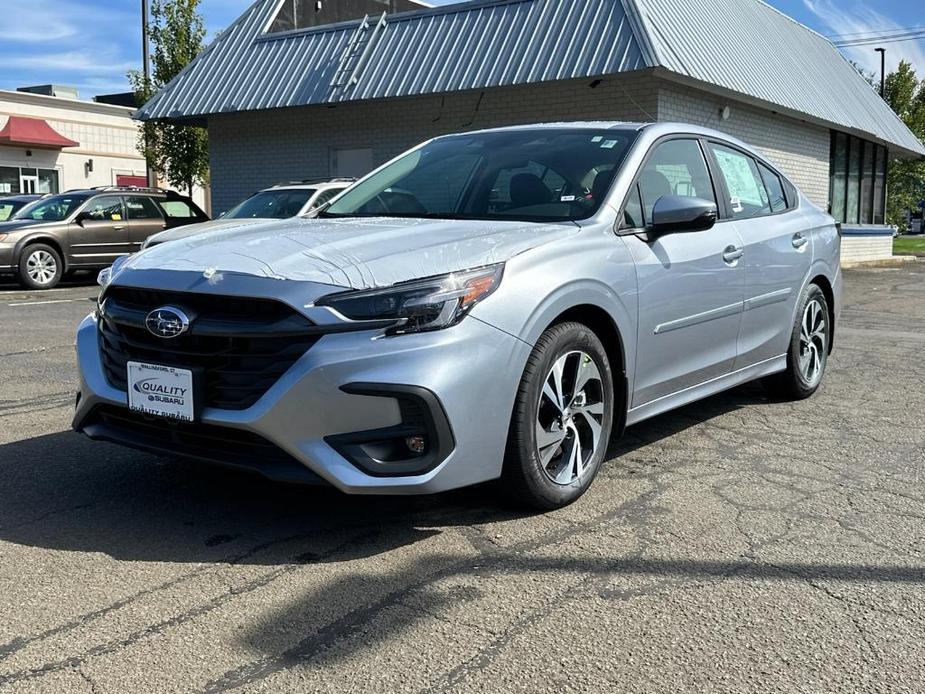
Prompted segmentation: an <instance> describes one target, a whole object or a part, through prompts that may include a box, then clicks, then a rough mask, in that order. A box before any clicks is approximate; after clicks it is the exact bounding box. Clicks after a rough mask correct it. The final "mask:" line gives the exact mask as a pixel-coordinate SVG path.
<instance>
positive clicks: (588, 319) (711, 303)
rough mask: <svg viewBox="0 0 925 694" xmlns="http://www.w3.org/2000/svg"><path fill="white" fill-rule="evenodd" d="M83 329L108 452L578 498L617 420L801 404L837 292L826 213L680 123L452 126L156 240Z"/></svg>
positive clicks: (81, 341) (557, 499)
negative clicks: (265, 205)
mask: <svg viewBox="0 0 925 694" xmlns="http://www.w3.org/2000/svg"><path fill="white" fill-rule="evenodd" d="M104 283H105V284H107V286H106V287H105V289H104V290H103V292H102V294H101V298H100V302H99V308H98V311H97V312H96V313H95V314H94V315H92V316H89V317H88V318H87V319H86V320H85V321H84V322H83V323H82V324H81V326H80V329H79V332H78V336H77V347H78V352H79V359H80V370H81V377H82V380H81V386H80V397H79V399H78V404H77V412H76V416H75V419H74V426H75V428H76V429H77V430H79V431H82V432H84V433H85V434H87V435H88V436H90V437H92V438H96V439H105V440H110V441H116V442H119V443H122V444H126V445H129V446H136V447H139V448H143V449H148V450H154V451H163V452H168V453H180V454H184V455H187V456H191V457H194V458H199V459H204V460H207V461H212V462H216V463H221V464H225V465H231V466H239V467H246V468H250V469H254V470H257V471H259V472H261V473H262V474H264V475H267V476H269V477H271V478H275V479H282V480H299V481H323V482H326V483H330V484H332V485H334V486H336V487H337V488H339V489H341V490H343V491H345V492H351V493H365V494H368V493H384V494H401V493H429V492H438V491H442V490H447V489H452V488H455V487H461V486H464V485H471V484H475V483H478V482H483V481H486V480H493V479H497V478H502V479H503V481H504V483H505V485H506V486H507V488H508V489H509V490H510V491H511V493H512V494H514V495H515V496H516V497H517V498H519V499H521V500H522V501H524V502H527V503H529V504H532V505H534V506H537V507H540V508H555V507H559V506H562V505H564V504H567V503H570V502H571V501H573V500H575V499H576V498H578V497H579V496H581V494H582V493H584V491H585V490H586V489H587V488H588V486H589V485H590V484H591V482H592V480H593V479H594V477H595V475H596V474H597V472H598V470H599V468H600V466H601V463H602V462H603V460H604V457H605V453H606V450H607V444H608V441H609V440H610V439H611V437H612V436H614V435H616V436H619V435H620V434H621V433H622V431H623V429H624V427H625V426H628V425H632V424H636V423H637V422H640V421H642V420H644V419H647V418H649V417H653V416H655V415H658V414H660V413H662V412H665V411H666V410H670V409H672V408H675V407H678V406H680V405H684V404H686V403H689V402H692V401H694V400H697V399H699V398H703V397H705V396H708V395H711V394H713V393H717V392H719V391H721V390H724V389H727V388H730V387H732V386H736V385H738V384H741V383H744V382H746V381H750V380H753V379H758V378H764V379H765V381H766V383H767V384H768V386H769V387H770V388H771V389H773V390H774V391H775V392H777V393H780V394H782V395H786V396H789V397H793V398H804V397H807V396H809V395H811V394H812V393H813V392H814V391H815V390H816V389H817V388H818V387H819V384H820V382H821V380H822V377H823V373H824V371H825V367H826V360H827V357H828V355H829V352H830V350H831V348H832V344H833V333H834V329H835V324H836V318H837V315H838V311H839V306H840V287H841V281H840V274H839V235H838V231H837V229H836V226H835V224H834V223H833V220H832V219H831V218H830V217H829V216H828V215H827V214H825V213H824V212H823V211H821V210H820V209H818V208H817V207H816V206H815V205H813V204H812V203H810V202H809V201H808V200H807V199H806V198H805V197H804V196H802V195H800V193H799V192H798V191H797V189H796V188H795V187H794V186H793V184H791V183H790V182H789V181H788V180H787V179H786V178H785V177H784V176H783V175H782V174H781V173H780V172H779V171H778V170H776V169H775V168H774V167H773V166H772V165H771V164H769V163H768V162H767V161H766V160H765V159H764V158H762V157H761V156H760V155H759V154H757V153H756V152H754V151H753V150H751V149H750V148H749V147H747V146H746V145H744V144H742V143H741V142H737V141H735V140H733V139H731V138H729V137H727V136H725V135H723V134H721V133H718V132H714V131H712V130H706V129H703V128H699V127H694V126H690V125H677V124H644V125H634V124H626V123H590V124H580V123H576V124H560V125H547V126H529V127H519V128H508V129H501V130H492V131H484V132H478V133H470V134H464V135H454V136H449V137H441V138H438V139H435V140H432V141H430V142H427V143H425V144H423V145H421V146H419V147H417V148H415V149H414V150H412V151H410V152H408V153H407V154H405V155H403V156H401V157H399V158H397V159H395V160H394V161H392V162H391V163H389V164H387V165H385V166H384V167H382V168H380V169H379V170H377V171H375V172H373V173H372V174H370V175H369V176H367V177H366V178H365V179H363V180H361V181H360V182H359V183H357V184H356V185H354V186H353V187H351V188H350V189H349V190H347V191H346V192H345V193H343V194H342V195H341V196H340V197H339V198H338V199H337V200H335V201H334V202H333V203H332V204H331V205H330V206H329V207H328V208H327V209H326V210H325V211H323V212H322V213H321V215H320V217H319V218H317V219H294V220H288V221H283V222H279V223H276V224H273V223H269V224H265V225H261V226H260V227H250V228H243V229H240V230H239V231H236V232H232V233H228V232H213V233H208V234H205V235H201V236H197V237H194V238H192V239H188V240H180V241H176V242H173V243H170V244H165V245H163V246H159V247H155V248H151V249H149V250H147V251H143V252H141V253H139V254H136V255H135V256H133V257H131V258H129V259H126V260H123V261H120V262H119V263H118V264H117V265H116V266H114V268H113V269H112V271H111V272H110V273H108V275H106V276H105V277H104Z"/></svg>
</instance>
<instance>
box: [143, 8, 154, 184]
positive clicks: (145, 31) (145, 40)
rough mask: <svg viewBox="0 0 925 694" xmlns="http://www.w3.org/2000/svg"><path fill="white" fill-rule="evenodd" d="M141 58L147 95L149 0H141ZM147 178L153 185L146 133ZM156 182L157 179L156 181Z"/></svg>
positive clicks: (149, 60)
mask: <svg viewBox="0 0 925 694" xmlns="http://www.w3.org/2000/svg"><path fill="white" fill-rule="evenodd" d="M141 60H142V73H143V74H144V89H145V95H146V96H147V94H148V90H149V89H150V85H151V55H150V46H149V44H148V0H141ZM145 178H146V179H147V182H148V185H149V186H150V185H151V165H150V164H149V163H148V136H147V134H145ZM155 183H156V181H155Z"/></svg>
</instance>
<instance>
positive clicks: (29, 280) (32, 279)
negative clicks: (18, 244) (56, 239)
mask: <svg viewBox="0 0 925 694" xmlns="http://www.w3.org/2000/svg"><path fill="white" fill-rule="evenodd" d="M63 275H64V263H62V262H61V255H60V254H59V253H58V251H56V250H55V249H54V248H52V247H51V246H46V245H45V244H42V243H36V244H33V245H31V246H26V248H25V249H24V250H23V252H22V256H20V258H19V275H18V278H17V279H19V283H20V284H21V285H22V286H23V287H25V288H26V289H51V288H52V287H54V286H56V285H57V284H58V282H60V281H61V277H62V276H63Z"/></svg>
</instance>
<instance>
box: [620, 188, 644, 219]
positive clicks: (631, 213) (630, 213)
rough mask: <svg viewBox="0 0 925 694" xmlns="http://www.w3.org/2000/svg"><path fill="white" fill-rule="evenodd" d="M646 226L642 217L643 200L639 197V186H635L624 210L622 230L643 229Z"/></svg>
mask: <svg viewBox="0 0 925 694" xmlns="http://www.w3.org/2000/svg"><path fill="white" fill-rule="evenodd" d="M645 225H646V221H645V219H643V217H642V200H641V199H640V197H639V186H638V185H635V186H633V189H632V190H631V191H630V194H629V197H628V198H627V199H626V207H624V208H623V223H622V224H621V225H620V228H621V229H641V228H642V227H644V226H645Z"/></svg>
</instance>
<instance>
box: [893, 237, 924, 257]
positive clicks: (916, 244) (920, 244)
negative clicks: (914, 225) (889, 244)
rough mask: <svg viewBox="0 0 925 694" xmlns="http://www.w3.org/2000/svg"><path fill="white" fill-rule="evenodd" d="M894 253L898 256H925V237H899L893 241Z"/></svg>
mask: <svg viewBox="0 0 925 694" xmlns="http://www.w3.org/2000/svg"><path fill="white" fill-rule="evenodd" d="M893 253H895V254H897V255H915V254H921V255H925V235H918V236H897V237H896V238H895V239H893Z"/></svg>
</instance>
